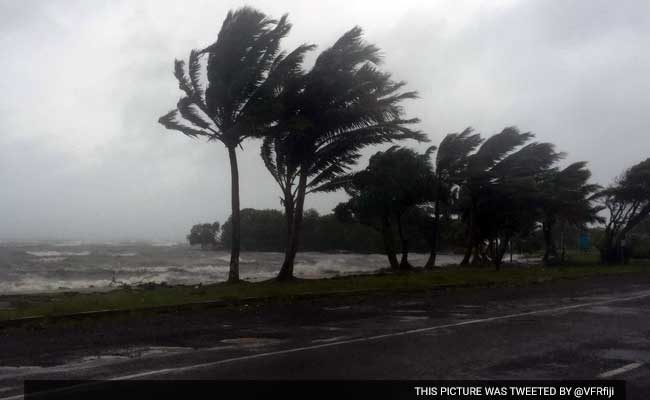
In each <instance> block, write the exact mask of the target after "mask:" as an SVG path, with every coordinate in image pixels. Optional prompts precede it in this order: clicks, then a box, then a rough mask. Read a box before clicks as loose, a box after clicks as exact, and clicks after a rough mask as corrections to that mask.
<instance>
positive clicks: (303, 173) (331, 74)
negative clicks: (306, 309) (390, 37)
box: [261, 27, 427, 280]
mask: <svg viewBox="0 0 650 400" xmlns="http://www.w3.org/2000/svg"><path fill="white" fill-rule="evenodd" d="M379 62H380V56H379V49H378V48H377V47H375V46H373V45H371V44H367V43H365V42H364V41H363V39H362V30H361V29H360V28H359V27H355V28H353V29H351V30H350V31H348V32H347V33H345V34H344V35H343V36H341V38H340V39H338V40H337V41H336V43H334V45H333V46H332V47H330V48H329V49H327V50H325V51H323V52H322V53H321V54H320V55H319V56H318V58H317V59H316V62H315V64H314V66H313V68H312V69H311V70H310V71H308V72H304V71H300V72H298V71H295V74H294V75H293V77H292V79H291V80H289V81H288V82H287V84H286V86H285V87H284V89H283V91H282V92H281V93H280V95H279V96H278V103H279V104H282V106H281V108H282V117H281V118H279V119H278V120H277V123H276V124H275V125H274V126H272V127H271V128H270V129H269V134H268V135H267V136H266V137H265V139H264V142H263V144H262V148H261V155H262V158H263V160H264V162H265V164H266V167H267V169H268V170H269V172H270V173H271V175H272V176H273V178H274V179H275V180H276V182H277V183H278V185H279V186H280V189H281V191H282V203H283V205H284V208H285V214H286V217H287V234H288V241H287V243H288V244H287V249H286V251H285V259H284V262H283V264H282V268H281V270H280V273H279V274H278V279H279V280H286V279H291V278H292V277H293V266H294V260H295V256H296V252H297V251H298V244H299V237H300V230H301V224H302V217H303V216H302V214H303V209H304V202H305V197H306V195H307V194H309V193H312V192H318V191H332V190H337V189H339V188H340V187H341V178H342V177H344V176H345V175H346V173H347V172H348V171H349V168H350V166H352V165H354V164H355V163H356V161H357V160H358V158H359V157H360V153H359V152H360V150H361V149H363V148H364V147H366V146H369V145H373V144H379V143H385V142H390V141H393V140H402V139H416V140H420V141H426V140H427V139H426V136H425V135H424V134H422V133H421V132H419V131H416V130H412V129H410V128H409V127H408V126H409V125H411V124H414V123H416V122H418V119H416V118H413V119H404V118H403V117H402V115H403V110H402V108H401V107H400V103H401V102H402V101H403V100H407V99H413V98H415V97H416V93H415V92H400V89H401V88H402V87H403V86H404V85H405V82H395V81H393V80H392V79H391V76H390V74H388V73H385V72H381V71H380V70H379V69H378V68H377V65H378V64H379Z"/></svg>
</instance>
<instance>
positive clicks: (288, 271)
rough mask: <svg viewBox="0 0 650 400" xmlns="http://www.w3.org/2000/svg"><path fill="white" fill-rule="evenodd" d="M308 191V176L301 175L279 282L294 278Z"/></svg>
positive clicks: (278, 278)
mask: <svg viewBox="0 0 650 400" xmlns="http://www.w3.org/2000/svg"><path fill="white" fill-rule="evenodd" d="M306 191H307V175H303V174H301V175H300V178H299V180H298V196H297V197H296V203H295V208H294V210H293V216H292V217H291V219H292V220H293V224H292V226H291V228H290V231H289V232H288V233H289V238H288V241H287V247H286V249H285V252H284V262H283V263H282V268H280V272H279V273H278V277H277V280H279V281H288V280H291V279H293V278H294V276H293V267H294V262H295V260H296V253H298V245H299V243H300V230H301V228H302V217H303V215H302V214H303V209H304V206H305V194H306Z"/></svg>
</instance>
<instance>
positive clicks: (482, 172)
mask: <svg viewBox="0 0 650 400" xmlns="http://www.w3.org/2000/svg"><path fill="white" fill-rule="evenodd" d="M533 137H534V135H533V134H532V133H529V132H527V133H521V132H520V131H519V130H518V129H517V128H515V127H508V128H505V129H504V130H503V131H501V133H498V134H496V135H494V136H492V137H490V138H488V139H487V140H486V141H485V142H483V143H482V145H481V146H480V147H479V148H478V150H477V151H476V152H475V153H473V154H471V155H470V156H468V158H467V166H466V169H465V172H464V178H463V180H462V182H461V184H460V186H459V206H460V210H459V212H460V213H461V216H462V218H463V220H464V221H465V225H466V241H467V245H466V250H465V256H464V258H463V261H462V262H461V264H468V263H469V261H470V257H471V256H472V252H473V254H474V262H482V261H486V260H488V259H491V260H492V261H493V262H494V263H495V265H496V266H497V268H498V267H499V266H500V264H501V261H502V259H503V255H504V254H505V251H506V250H507V246H508V245H509V243H510V241H511V239H512V238H513V237H514V236H516V235H520V234H526V233H528V232H529V231H530V230H531V229H533V228H534V225H535V221H537V220H538V214H537V213H538V211H539V203H538V200H539V189H538V182H539V180H540V179H541V176H542V174H544V173H545V172H546V171H548V169H549V168H550V167H551V166H552V165H553V164H554V163H555V162H556V161H557V160H559V159H560V158H561V157H562V154H561V153H557V152H555V150H554V146H553V145H552V144H550V143H537V142H533V143H530V144H527V145H524V144H526V142H528V141H529V140H530V139H532V138H533Z"/></svg>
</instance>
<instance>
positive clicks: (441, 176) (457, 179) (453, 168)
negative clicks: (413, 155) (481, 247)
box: [425, 128, 483, 268]
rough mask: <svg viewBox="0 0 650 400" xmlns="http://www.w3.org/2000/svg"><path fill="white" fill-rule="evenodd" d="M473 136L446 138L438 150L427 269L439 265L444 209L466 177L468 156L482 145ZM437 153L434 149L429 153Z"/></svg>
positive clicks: (463, 134) (467, 132)
mask: <svg viewBox="0 0 650 400" xmlns="http://www.w3.org/2000/svg"><path fill="white" fill-rule="evenodd" d="M473 132H474V131H473V130H472V128H466V129H465V130H464V131H462V132H460V133H450V134H447V135H446V136H445V137H444V139H442V141H441V142H440V146H439V147H438V149H437V154H436V158H435V162H434V170H435V180H434V181H435V186H434V187H433V189H434V190H433V193H432V200H433V211H432V214H433V218H432V220H431V223H429V224H428V225H429V227H428V228H429V229H428V230H429V232H428V234H427V238H428V241H429V247H430V252H429V258H428V259H427V262H426V264H425V267H426V268H432V267H434V266H435V265H436V256H437V250H438V249H437V247H438V236H439V234H440V217H441V214H442V208H443V207H446V208H447V209H448V208H449V206H450V204H451V202H452V200H453V199H452V195H453V193H454V189H456V188H458V185H460V184H461V182H462V179H463V177H464V174H465V173H466V169H467V164H468V158H469V155H470V154H471V153H472V152H473V151H474V150H476V148H477V147H478V146H479V145H480V144H481V143H482V142H483V139H481V135H480V134H478V133H473ZM435 150H436V149H435V148H431V151H430V153H431V154H432V153H433V152H434V151H435Z"/></svg>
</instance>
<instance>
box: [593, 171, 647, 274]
mask: <svg viewBox="0 0 650 400" xmlns="http://www.w3.org/2000/svg"><path fill="white" fill-rule="evenodd" d="M598 197H599V199H600V200H601V202H602V204H603V205H604V207H605V208H607V210H608V211H609V220H608V222H607V224H606V225H605V235H604V238H603V241H602V243H601V244H600V255H601V259H602V261H603V262H605V263H615V262H620V261H624V260H625V259H626V257H627V255H626V254H624V253H623V251H624V248H623V246H622V241H623V240H624V239H625V237H626V235H627V234H628V233H629V232H630V231H631V230H632V229H634V227H636V226H637V225H638V224H640V223H641V222H642V221H643V220H644V219H646V218H647V217H648V216H649V215H650V158H648V159H646V160H645V161H642V162H640V163H638V164H636V165H634V166H632V167H631V168H629V169H628V170H627V171H625V172H624V173H623V175H622V176H620V177H619V178H618V179H617V181H616V182H615V183H614V184H613V185H611V186H610V187H608V188H606V189H604V190H603V191H601V192H600V193H599V195H598Z"/></svg>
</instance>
